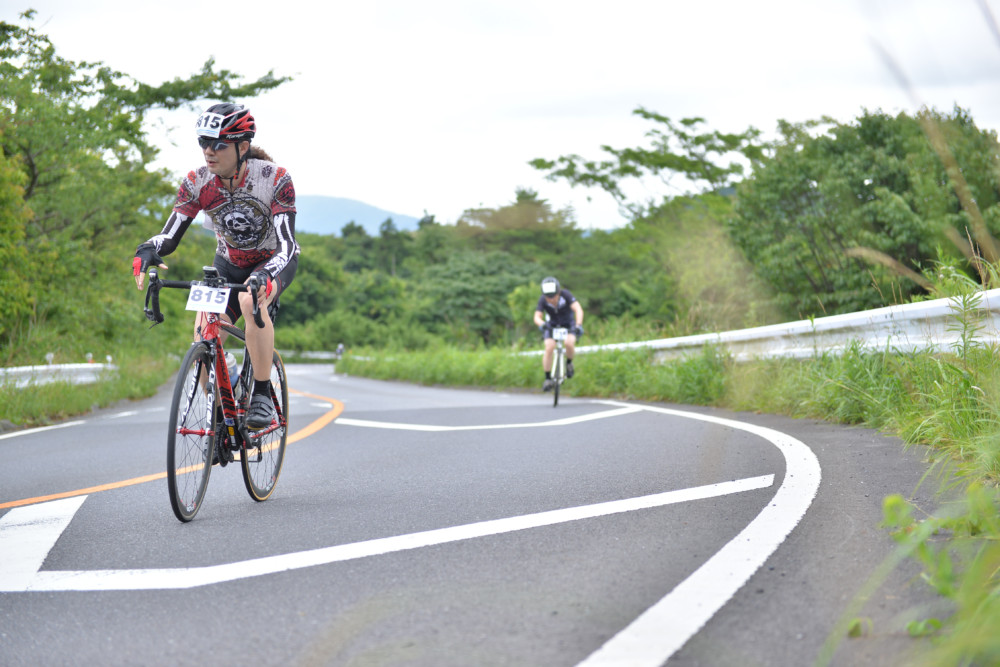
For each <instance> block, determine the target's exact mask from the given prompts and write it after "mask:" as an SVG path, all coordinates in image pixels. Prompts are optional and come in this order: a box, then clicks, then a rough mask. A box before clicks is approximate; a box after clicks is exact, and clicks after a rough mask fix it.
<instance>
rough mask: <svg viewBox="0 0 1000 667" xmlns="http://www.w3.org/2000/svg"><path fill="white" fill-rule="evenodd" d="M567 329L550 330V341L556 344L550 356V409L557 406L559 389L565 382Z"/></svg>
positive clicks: (556, 328)
mask: <svg viewBox="0 0 1000 667" xmlns="http://www.w3.org/2000/svg"><path fill="white" fill-rule="evenodd" d="M568 333H569V329H567V328H565V327H555V328H554V329H552V339H553V340H555V342H556V349H555V352H554V354H553V356H552V381H553V382H554V383H555V384H553V386H552V407H557V406H558V405H559V388H560V387H561V386H562V383H563V382H565V381H566V334H568Z"/></svg>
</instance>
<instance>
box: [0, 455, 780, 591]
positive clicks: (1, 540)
mask: <svg viewBox="0 0 1000 667" xmlns="http://www.w3.org/2000/svg"><path fill="white" fill-rule="evenodd" d="M772 484H774V475H763V476H761V477H751V478H747V479H741V480H735V481H731V482H722V483H720V484H709V485H707V486H699V487H695V488H691V489H682V490H678V491H667V492H665V493H657V494H653V495H649V496H640V497H638V498H627V499H624V500H613V501H610V502H606V503H597V504H595V505H584V506H582V507H570V508H566V509H559V510H551V511H548V512H539V513H537V514H527V515H524V516H515V517H508V518H504V519H494V520H492V521H482V522H479V523H472V524H466V525H464V526H453V527H450V528H440V529H437V530H428V531H425V532H421V533H412V534H409V535H397V536H395V537H385V538H381V539H376V540H369V541H367V542H355V543H353V544H342V545H338V546H333V547H325V548H322V549H313V550H310V551H300V552H298V553H292V554H284V555H281V556H268V557H266V558H255V559H253V560H246V561H241V562H238V563H225V564H222V565H210V566H206V567H194V568H176V569H158V570H76V571H73V570H66V571H52V570H40V569H39V568H40V567H41V565H42V562H43V561H44V560H45V555H46V554H48V552H49V550H50V549H51V548H52V546H53V545H54V544H55V541H56V540H57V539H59V534H60V533H61V532H62V530H63V529H64V528H65V527H66V526H67V525H68V524H69V522H70V520H71V519H72V518H73V515H74V514H75V513H76V511H77V510H78V509H79V507H80V505H81V504H82V502H83V499H82V498H72V499H67V500H58V501H53V502H49V503H43V504H41V505H32V506H30V507H24V508H16V509H12V510H11V511H10V512H8V513H7V515H6V516H4V517H3V520H2V522H0V554H3V555H2V556H0V560H2V561H3V562H4V571H3V573H2V574H0V591H4V592H24V591H111V590H155V589H179V588H194V587H196V586H207V585H209V584H217V583H221V582H225V581H234V580H237V579H245V578H248V577H259V576H262V575H265V574H274V573H276V572H285V571H287V570H296V569H301V568H305V567H313V566H315V565H326V564H328V563H336V562H340V561H346V560H353V559H356V558H366V557H368V556H378V555H381V554H387V553H393V552H396V551H405V550H408V549H419V548H420V547H428V546H433V545H436V544H445V543H448V542H457V541H460V540H469V539H473V538H476V537H486V536H489V535H500V534H502V533H510V532H514V531H519V530H527V529H529V528H538V527H541V526H551V525H554V524H558V523H565V522H568V521H578V520H580V519H591V518H594V517H599V516H606V515H609V514H620V513H623V512H634V511H636V510H641V509H649V508H652V507H662V506H664V505H671V504H675V503H683V502H689V501H692V500H702V499H705V498H715V497H718V496H723V495H728V494H732V493H741V492H744V491H752V490H755V489H765V488H767V487H769V486H771V485H772ZM9 527H12V528H13V529H14V530H13V531H12V532H8V528H9ZM24 545H26V546H24ZM10 563H14V564H16V567H15V568H14V569H10V568H8V565H9V564H10Z"/></svg>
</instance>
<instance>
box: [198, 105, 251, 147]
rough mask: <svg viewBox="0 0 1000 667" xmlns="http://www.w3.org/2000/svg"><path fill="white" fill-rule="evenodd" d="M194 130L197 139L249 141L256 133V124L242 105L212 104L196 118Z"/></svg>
mask: <svg viewBox="0 0 1000 667" xmlns="http://www.w3.org/2000/svg"><path fill="white" fill-rule="evenodd" d="M195 129H196V131H197V133H198V136H199V137H210V138H212V139H222V140H223V141H250V140H251V139H253V137H254V134H256V133H257V123H255V122H254V119H253V116H251V115H250V110H249V109H247V108H246V107H245V106H243V105H242V104H230V103H224V104H213V105H212V106H210V107H208V108H207V109H205V111H204V112H203V113H202V114H201V115H200V116H199V117H198V122H197V124H196V125H195Z"/></svg>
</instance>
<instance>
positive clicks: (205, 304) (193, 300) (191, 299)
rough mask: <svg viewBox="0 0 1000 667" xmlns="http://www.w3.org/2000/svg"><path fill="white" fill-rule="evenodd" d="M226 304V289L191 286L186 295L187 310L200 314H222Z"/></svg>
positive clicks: (227, 297) (227, 299)
mask: <svg viewBox="0 0 1000 667" xmlns="http://www.w3.org/2000/svg"><path fill="white" fill-rule="evenodd" d="M227 303H229V288H228V287H206V286H205V285H192V286H191V291H190V292H189V293H188V302H187V309H188V310H196V311H198V312H200V313H224V312H226V304H227Z"/></svg>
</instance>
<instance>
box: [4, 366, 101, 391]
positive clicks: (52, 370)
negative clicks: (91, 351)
mask: <svg viewBox="0 0 1000 667" xmlns="http://www.w3.org/2000/svg"><path fill="white" fill-rule="evenodd" d="M117 370H118V367H117V366H115V365H114V364H110V363H109V364H97V363H88V364H48V365H45V366H14V367H12V368H0V384H7V383H8V382H10V383H14V386H16V387H17V388H18V389H21V388H23V387H27V386H28V385H32V384H48V383H50V382H69V383H71V384H88V383H91V382H97V381H98V380H100V379H101V378H102V376H104V375H105V374H106V373H112V372H114V371H117Z"/></svg>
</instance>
